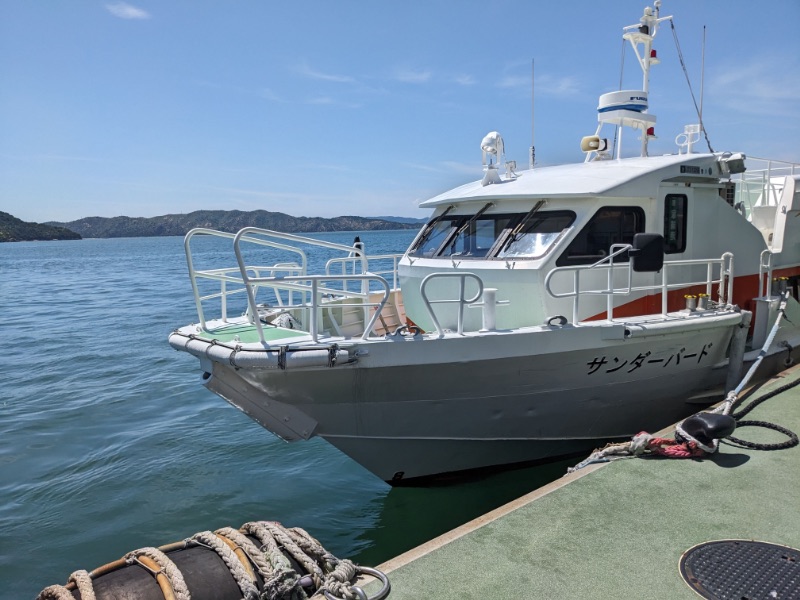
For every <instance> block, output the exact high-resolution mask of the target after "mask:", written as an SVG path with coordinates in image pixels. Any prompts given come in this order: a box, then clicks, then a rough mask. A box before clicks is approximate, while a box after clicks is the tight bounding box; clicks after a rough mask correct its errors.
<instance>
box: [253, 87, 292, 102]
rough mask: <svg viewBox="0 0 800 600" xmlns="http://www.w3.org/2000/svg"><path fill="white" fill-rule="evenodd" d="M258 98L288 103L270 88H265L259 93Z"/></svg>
mask: <svg viewBox="0 0 800 600" xmlns="http://www.w3.org/2000/svg"><path fill="white" fill-rule="evenodd" d="M258 96H259V97H260V98H263V99H264V100H270V101H272V102H286V100H284V99H283V98H281V97H280V96H279V95H278V94H276V93H275V92H273V91H272V90H271V89H269V88H263V89H261V90H260V91H259V92H258Z"/></svg>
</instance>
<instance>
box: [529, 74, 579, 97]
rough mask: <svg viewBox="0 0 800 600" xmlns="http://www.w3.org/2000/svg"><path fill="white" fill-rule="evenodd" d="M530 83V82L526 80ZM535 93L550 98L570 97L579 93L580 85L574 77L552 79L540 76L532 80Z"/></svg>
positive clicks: (549, 76)
mask: <svg viewBox="0 0 800 600" xmlns="http://www.w3.org/2000/svg"><path fill="white" fill-rule="evenodd" d="M528 81H529V82H530V80H528ZM534 83H535V86H536V92H537V93H539V92H541V93H543V94H548V95H550V96H571V95H572V94H577V93H578V92H579V91H580V85H579V84H578V80H577V79H576V78H575V77H553V76H552V75H542V76H541V77H536V78H535V79H534Z"/></svg>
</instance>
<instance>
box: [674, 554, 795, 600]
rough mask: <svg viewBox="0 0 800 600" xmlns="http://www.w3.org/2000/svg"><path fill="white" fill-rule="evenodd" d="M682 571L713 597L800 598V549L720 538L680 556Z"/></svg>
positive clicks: (698, 589)
mask: <svg viewBox="0 0 800 600" xmlns="http://www.w3.org/2000/svg"><path fill="white" fill-rule="evenodd" d="M680 570H681V575H682V576H683V578H684V580H686V583H688V584H689V587H691V588H692V589H693V590H694V591H696V592H697V593H698V594H699V595H700V596H702V597H703V598H709V599H710V600H774V599H779V600H789V599H794V600H798V599H800V550H796V549H795V548H788V547H786V546H779V545H777V544H769V543H766V542H752V541H748V540H719V541H715V542H705V543H703V544H699V545H697V546H695V547H694V548H690V549H689V550H687V551H686V552H684V553H683V556H681V561H680Z"/></svg>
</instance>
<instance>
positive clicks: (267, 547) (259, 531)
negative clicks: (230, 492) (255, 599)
mask: <svg viewBox="0 0 800 600" xmlns="http://www.w3.org/2000/svg"><path fill="white" fill-rule="evenodd" d="M241 531H243V532H244V533H246V534H250V535H252V536H253V537H255V538H256V539H257V540H258V541H259V542H261V550H262V551H263V553H264V557H265V558H266V559H267V560H268V561H269V563H270V564H271V565H272V578H271V579H269V580H267V581H264V594H263V597H264V598H268V599H270V600H272V599H273V598H294V597H296V598H305V597H306V594H305V592H304V591H303V589H302V588H301V587H300V585H299V582H300V576H299V575H298V574H297V572H296V571H295V570H294V568H293V567H292V563H291V562H290V561H289V559H288V558H286V556H284V554H283V552H281V549H280V548H279V547H278V543H277V542H276V541H275V538H274V537H273V536H272V533H271V532H270V530H269V529H268V528H267V527H265V522H264V521H257V522H250V523H245V524H244V525H242V527H241ZM321 583H322V582H321V581H320V579H319V578H317V579H315V580H314V585H315V587H319V585H320V584H321Z"/></svg>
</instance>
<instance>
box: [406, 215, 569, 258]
mask: <svg viewBox="0 0 800 600" xmlns="http://www.w3.org/2000/svg"><path fill="white" fill-rule="evenodd" d="M487 208H488V206H487V205H484V206H483V207H482V208H481V210H479V211H478V212H476V213H474V214H471V215H464V214H462V215H446V216H445V215H439V217H434V218H433V219H431V221H429V225H428V226H426V230H425V233H424V234H423V235H421V236H420V238H419V240H415V242H414V244H412V246H411V247H410V248H409V250H408V256H410V257H412V258H434V259H451V260H462V259H464V260H504V261H509V260H514V261H517V260H540V259H541V258H543V257H544V256H546V255H547V254H548V253H550V252H551V250H552V248H554V247H555V246H556V245H557V243H558V242H559V241H560V240H561V239H562V238H563V237H564V236H565V235H566V234H567V232H568V231H569V230H570V229H571V228H572V226H573V225H574V223H575V220H576V219H577V214H576V212H575V211H574V210H571V209H568V208H561V209H555V210H537V211H536V212H535V215H534V216H532V215H531V213H532V210H529V211H526V212H517V211H514V212H497V213H486V209H487ZM564 217H566V218H568V219H569V223H568V224H567V225H566V226H565V227H563V228H562V229H561V230H560V231H558V232H552V233H554V234H555V237H554V238H553V239H552V241H550V243H549V244H547V247H546V249H545V250H544V252H542V253H541V254H536V255H516V256H498V254H499V253H500V252H502V251H503V250H504V249H505V248H506V247H507V246H508V245H509V240H510V239H511V237H512V235H513V234H514V233H516V234H517V235H525V234H527V233H531V232H529V231H526V230H527V229H529V228H532V227H535V226H536V223H537V218H538V219H539V223H541V222H543V221H546V220H548V219H550V218H562V219H563V218H564ZM503 219H507V222H506V223H505V224H504V226H503V229H502V230H500V231H497V229H496V224H497V223H498V222H499V221H501V220H503ZM481 221H493V222H494V223H495V236H494V239H493V241H492V243H491V244H490V245H489V246H488V248H486V250H485V252H482V253H481V254H457V253H446V251H447V249H448V247H452V246H453V244H455V243H456V242H457V240H458V239H459V236H462V234H463V233H464V232H465V231H467V228H469V229H470V230H472V231H471V233H470V232H468V235H471V236H473V237H475V236H476V231H477V229H478V228H479V227H480V225H479V224H480V223H481ZM443 222H445V223H446V222H449V228H448V231H447V232H446V233H445V234H444V236H443V241H442V242H441V243H440V244H439V245H438V246H437V248H436V250H434V251H431V252H426V253H422V252H420V248H421V247H423V246H424V245H425V243H426V242H427V241H428V240H429V239H430V236H431V233H433V232H434V231H436V228H437V227H438V226H440V224H441V223H443ZM520 225H522V226H523V227H522V228H521V229H519V230H518V231H515V230H516V229H518V228H519V226H520ZM483 248H484V247H481V249H483Z"/></svg>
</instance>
